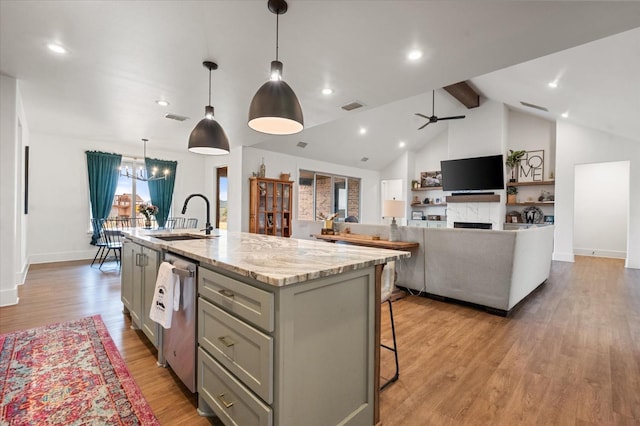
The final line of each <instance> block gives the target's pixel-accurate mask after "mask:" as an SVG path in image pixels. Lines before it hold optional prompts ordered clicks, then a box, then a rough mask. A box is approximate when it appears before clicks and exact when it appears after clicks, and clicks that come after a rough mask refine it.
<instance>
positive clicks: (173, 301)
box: [149, 262, 180, 329]
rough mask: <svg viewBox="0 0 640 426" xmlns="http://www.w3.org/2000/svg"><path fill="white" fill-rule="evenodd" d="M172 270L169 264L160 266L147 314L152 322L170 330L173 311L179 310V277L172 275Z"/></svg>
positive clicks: (163, 263) (164, 263) (165, 263)
mask: <svg viewBox="0 0 640 426" xmlns="http://www.w3.org/2000/svg"><path fill="white" fill-rule="evenodd" d="M173 268H174V266H173V265H172V264H170V263H169V262H162V263H161V264H160V268H158V278H157V279H156V289H155V291H154V292H153V301H152V302H151V311H150V312H149V318H151V320H152V321H155V322H157V323H158V324H160V325H161V326H163V327H164V328H167V329H168V328H171V319H172V318H173V311H177V310H178V309H179V308H180V277H179V276H178V275H177V274H174V273H173Z"/></svg>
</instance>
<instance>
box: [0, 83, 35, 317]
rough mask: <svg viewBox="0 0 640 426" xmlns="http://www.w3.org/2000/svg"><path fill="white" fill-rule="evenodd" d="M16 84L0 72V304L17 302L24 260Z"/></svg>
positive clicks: (22, 140)
mask: <svg viewBox="0 0 640 426" xmlns="http://www.w3.org/2000/svg"><path fill="white" fill-rule="evenodd" d="M28 129H29V127H28V124H27V120H26V117H25V114H24V108H23V105H22V97H21V96H20V83H19V82H18V81H16V80H15V79H14V78H12V77H8V76H5V75H0V236H1V237H0V306H5V305H13V304H16V303H18V285H20V284H22V283H23V282H24V279H25V276H26V273H27V270H28V262H27V256H26V249H27V241H26V235H27V230H26V228H27V224H28V215H26V214H25V213H24V190H25V179H24V175H25V165H24V148H25V146H28V145H29V130H28Z"/></svg>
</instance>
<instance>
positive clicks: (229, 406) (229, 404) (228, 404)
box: [218, 393, 233, 408]
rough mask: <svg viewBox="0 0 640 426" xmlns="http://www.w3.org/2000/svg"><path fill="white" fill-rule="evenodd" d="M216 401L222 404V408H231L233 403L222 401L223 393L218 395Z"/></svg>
mask: <svg viewBox="0 0 640 426" xmlns="http://www.w3.org/2000/svg"><path fill="white" fill-rule="evenodd" d="M218 399H219V400H220V402H222V405H224V408H231V407H233V402H227V401H225V400H224V394H223V393H221V394H220V395H218Z"/></svg>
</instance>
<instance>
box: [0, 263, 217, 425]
mask: <svg viewBox="0 0 640 426" xmlns="http://www.w3.org/2000/svg"><path fill="white" fill-rule="evenodd" d="M89 263H90V262H89ZM89 263H87V262H86V261H80V262H62V263H49V264H40V265H32V266H31V267H30V268H29V273H28V274H27V279H26V281H25V283H24V284H23V285H22V286H20V289H19V295H20V302H19V303H18V304H17V305H15V306H6V307H2V308H0V333H7V332H10V331H15V330H24V329H27V328H33V327H38V326H41V325H46V324H51V323H55V322H61V321H69V320H73V319H78V318H82V317H85V316H90V315H95V314H100V315H101V316H102V320H103V321H104V323H105V325H106V326H107V328H108V329H109V334H111V338H112V339H113V341H114V342H115V344H116V346H117V347H118V350H119V351H120V354H121V355H122V357H123V358H124V360H125V362H126V363H127V367H128V368H129V371H130V372H131V374H132V375H133V377H134V379H135V380H136V382H137V383H138V385H139V386H140V389H141V390H142V393H143V395H144V397H145V398H146V399H147V401H148V402H149V405H151V409H152V410H153V412H154V414H155V415H156V417H158V420H159V421H160V423H161V424H162V425H189V426H191V425H212V424H216V425H217V424H220V423H218V422H217V421H216V422H214V421H213V420H212V419H208V418H205V417H200V416H199V415H198V414H197V412H196V400H195V398H194V397H193V396H192V395H191V394H190V392H189V391H188V390H187V388H186V387H184V386H182V382H180V379H178V378H177V377H176V376H175V375H174V374H173V373H172V371H171V370H170V369H168V368H166V369H165V368H159V367H157V366H156V360H157V351H156V349H155V348H154V347H153V345H151V344H150V343H149V342H148V340H146V337H145V336H144V334H142V332H141V331H136V330H132V329H131V328H130V326H131V321H130V318H129V316H128V315H124V314H123V313H122V302H120V274H119V271H118V268H117V266H116V264H115V262H110V263H105V264H104V266H103V268H102V271H101V270H99V269H98V268H97V267H93V268H91V267H90V266H89Z"/></svg>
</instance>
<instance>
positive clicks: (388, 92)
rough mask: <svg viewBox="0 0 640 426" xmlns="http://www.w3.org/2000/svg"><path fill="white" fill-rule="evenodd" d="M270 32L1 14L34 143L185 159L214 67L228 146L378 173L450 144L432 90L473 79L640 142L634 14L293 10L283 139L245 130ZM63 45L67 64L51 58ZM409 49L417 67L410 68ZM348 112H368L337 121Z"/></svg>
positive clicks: (239, 22) (247, 7)
mask: <svg viewBox="0 0 640 426" xmlns="http://www.w3.org/2000/svg"><path fill="white" fill-rule="evenodd" d="M275 21H276V19H275V15H273V14H271V13H270V12H269V11H268V10H267V2H266V1H265V0H249V1H237V0H221V1H101V2H86V1H85V2H80V1H13V0H0V72H2V73H3V74H5V75H9V76H12V77H15V78H17V79H19V80H20V88H21V93H22V96H23V100H24V107H25V111H26V114H27V118H28V125H29V128H30V130H31V131H32V132H37V133H47V134H56V135H63V136H68V137H74V138H84V139H87V140H97V141H105V142H110V141H114V142H116V141H117V142H120V143H121V142H129V143H131V144H132V146H133V145H135V146H136V147H140V139H141V138H148V139H149V140H150V142H149V146H148V150H149V154H150V156H153V155H152V154H153V150H154V149H163V150H175V151H182V150H186V145H187V139H188V136H189V133H190V132H191V129H193V127H194V126H195V124H196V123H197V122H198V121H199V120H200V119H201V118H202V117H203V114H204V106H205V105H206V104H207V97H208V94H207V90H208V71H207V70H206V69H204V68H203V67H202V61H203V60H213V61H215V62H217V63H218V64H219V69H218V70H217V71H214V72H213V75H212V81H213V84H212V104H213V105H214V107H215V111H216V119H217V120H218V121H219V123H220V124H221V125H222V126H223V127H224V129H225V130H226V132H227V134H228V136H229V140H230V143H231V146H232V148H233V147H237V146H240V145H256V146H259V147H261V148H264V149H270V150H274V151H279V152H285V153H291V154H293V155H298V156H309V157H312V158H316V159H319V160H324V161H330V162H335V163H339V164H345V165H350V166H356V167H363V168H369V169H380V168H382V167H384V165H386V164H388V163H389V162H390V161H392V160H393V159H394V158H395V157H396V156H397V155H400V154H401V152H402V151H401V150H402V149H414V150H415V149H419V147H421V146H422V145H424V144H425V143H427V142H428V140H429V139H430V138H432V137H433V136H434V135H436V134H437V133H439V132H441V131H443V130H442V129H443V128H444V127H442V126H447V123H446V122H443V123H438V124H437V125H430V126H427V127H426V128H425V129H423V130H421V131H418V130H417V128H418V127H419V126H420V125H421V124H423V122H424V121H423V120H422V119H420V118H418V117H416V116H415V115H414V112H423V113H425V114H427V115H430V113H431V90H432V89H437V88H440V87H443V86H445V85H448V84H452V83H455V82H458V81H463V80H470V81H471V83H472V84H473V85H474V87H476V88H477V89H478V91H479V92H480V93H481V95H482V96H483V97H484V98H488V99H493V100H496V101H498V102H503V103H506V104H507V105H510V106H513V107H516V108H524V107H522V106H521V105H520V101H525V102H529V103H533V104H538V105H541V106H545V107H547V108H548V109H549V112H548V113H543V116H545V117H546V118H549V119H557V118H559V114H561V113H563V112H567V111H568V112H569V118H567V119H568V120H573V121H575V122H577V123H580V124H584V125H588V126H591V127H595V128H601V129H603V130H605V131H609V132H612V133H616V134H620V135H622V136H627V137H630V138H635V139H638V135H640V120H638V119H637V117H639V116H640V85H639V84H638V80H637V76H638V75H640V2H611V1H602V2H580V1H566V2H564V1H542V2H534V1H513V2H504V1H397V0H389V1H360V0H354V1H346V0H341V1H313V0H290V1H289V11H288V12H287V13H286V14H285V15H283V16H281V17H280V52H279V56H280V60H281V61H282V62H283V63H284V80H285V81H287V82H288V83H289V84H290V85H291V87H292V88H293V89H294V91H295V92H296V93H297V95H298V97H299V99H300V101H301V103H302V107H303V111H304V116H305V130H304V131H303V132H301V133H299V134H296V135H291V136H285V137H282V136H280V137H274V136H269V135H264V134H261V133H257V132H255V131H253V130H251V129H249V128H248V126H247V124H246V121H247V113H248V107H249V103H250V101H251V98H252V96H253V94H254V93H255V91H256V90H257V89H258V87H260V86H261V85H262V84H263V83H264V82H265V81H266V80H267V78H268V74H269V63H270V61H272V60H273V59H275V23H276V22H275ZM53 41H56V42H59V43H61V44H62V45H63V46H65V47H66V48H67V49H68V53H67V54H65V55H56V54H54V53H52V52H50V51H48V50H47V48H46V45H47V43H49V42H53ZM411 49H420V50H421V51H422V52H423V57H422V58H421V59H419V60H417V61H410V60H408V59H407V57H406V55H407V53H408V52H409V51H410V50H411ZM552 80H555V81H557V82H558V88H556V89H554V90H551V89H550V88H549V87H548V86H547V83H548V82H549V81H552ZM325 87H331V88H332V89H333V94H331V95H328V96H327V95H323V94H322V93H321V90H322V89H323V88H325ZM160 99H164V100H167V101H169V102H170V105H169V106H167V107H161V106H159V105H157V104H156V103H155V101H156V100H160ZM354 101H357V102H359V103H361V104H363V107H362V108H359V109H356V110H353V111H350V112H347V111H345V110H343V109H342V108H341V106H342V105H345V104H348V103H350V102H354ZM435 102H436V113H437V115H440V116H442V115H448V114H452V113H460V112H463V111H464V107H462V106H461V105H460V104H459V103H458V102H457V101H455V100H454V99H453V98H452V97H451V96H450V95H448V94H447V93H446V92H444V91H442V90H437V91H436V101H435ZM532 112H535V111H532ZM165 113H173V114H178V115H183V116H187V117H189V119H188V120H186V121H184V122H178V121H174V120H168V119H166V118H164V114H165ZM361 127H365V128H366V129H367V133H366V134H364V135H361V134H359V129H360V128H361ZM299 141H303V142H306V143H307V144H308V145H307V148H305V149H300V148H298V147H296V144H297V143H298V142H299ZM400 141H403V142H405V144H406V145H405V147H404V148H399V147H398V144H399V142H400ZM193 155H195V154H193ZM362 157H368V158H369V159H370V160H369V161H368V162H366V163H363V162H361V161H360V159H361V158H362Z"/></svg>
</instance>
